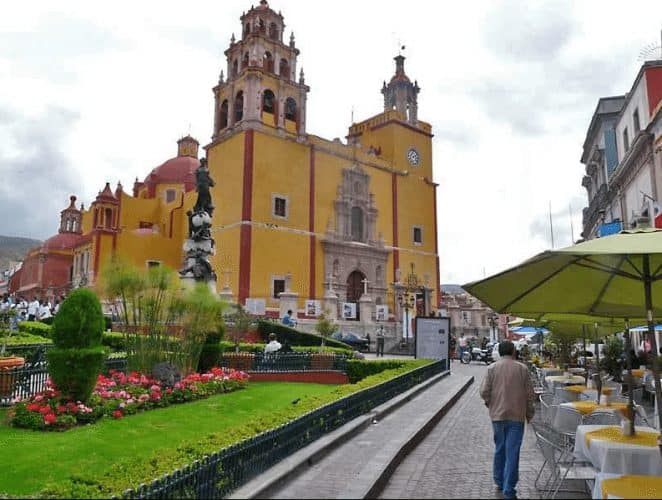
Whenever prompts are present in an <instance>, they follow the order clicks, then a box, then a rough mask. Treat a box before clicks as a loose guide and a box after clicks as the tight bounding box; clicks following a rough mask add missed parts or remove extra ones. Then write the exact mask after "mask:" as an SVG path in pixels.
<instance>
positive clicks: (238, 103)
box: [234, 90, 244, 122]
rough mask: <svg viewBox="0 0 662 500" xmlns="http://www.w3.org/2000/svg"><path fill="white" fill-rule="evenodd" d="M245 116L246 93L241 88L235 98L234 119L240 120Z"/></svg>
mask: <svg viewBox="0 0 662 500" xmlns="http://www.w3.org/2000/svg"><path fill="white" fill-rule="evenodd" d="M243 117H244V93H243V92H242V91H241V90H240V91H239V92H237V97H236V98H235V100H234V121H235V122H238V121H240V120H241V119H242V118H243Z"/></svg>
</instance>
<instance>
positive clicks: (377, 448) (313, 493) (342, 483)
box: [261, 374, 471, 498]
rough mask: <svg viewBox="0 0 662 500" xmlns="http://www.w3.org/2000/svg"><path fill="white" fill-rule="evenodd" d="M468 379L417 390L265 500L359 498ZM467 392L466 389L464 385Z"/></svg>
mask: <svg viewBox="0 0 662 500" xmlns="http://www.w3.org/2000/svg"><path fill="white" fill-rule="evenodd" d="M469 381H470V377H469V376H465V375H460V374H452V375H450V376H448V377H445V378H443V379H442V380H440V381H439V382H437V383H435V384H434V385H432V386H431V387H429V388H428V389H426V390H424V391H422V392H421V393H419V394H418V395H416V396H415V397H413V398H412V399H411V400H410V401H409V402H407V403H406V404H404V405H403V406H401V407H399V408H398V409H396V410H394V411H393V412H391V413H389V414H388V415H386V416H385V417H384V418H383V420H380V421H378V422H377V423H375V424H374V425H371V426H369V427H367V428H365V430H363V431H362V432H360V433H359V434H358V435H356V436H354V437H353V438H352V439H351V440H349V441H347V442H345V443H344V444H342V445H340V446H338V447H337V448H335V449H333V450H332V451H330V452H329V453H328V454H327V455H326V456H324V457H323V458H322V459H321V460H320V461H319V462H316V463H314V464H312V465H310V466H309V467H305V468H304V470H302V471H301V472H300V473H299V474H298V475H297V476H296V477H294V478H291V479H289V480H288V481H287V482H286V483H285V484H284V485H281V486H279V487H277V488H275V489H272V490H270V491H267V492H264V493H263V495H261V496H263V497H265V498H363V497H364V496H366V495H368V493H369V491H370V490H371V489H372V488H373V486H374V484H375V483H376V482H378V481H379V480H380V477H382V476H383V474H384V471H385V470H386V469H387V468H388V467H389V465H390V464H391V463H392V462H393V460H394V458H395V457H396V456H397V455H398V454H399V453H400V450H401V448H402V447H403V446H405V445H406V443H407V442H408V441H410V440H411V439H412V438H413V437H414V436H415V435H416V434H417V433H418V431H419V430H420V429H421V427H423V426H424V425H425V424H426V423H428V422H429V421H430V419H431V418H432V417H433V416H434V415H435V414H437V413H438V412H439V411H440V410H441V409H442V408H443V407H444V406H445V405H446V404H447V403H448V402H449V400H450V399H451V398H452V397H453V396H455V395H456V394H457V393H458V391H459V390H460V389H461V388H462V387H463V386H465V385H466V384H467V383H469ZM469 387H471V386H469Z"/></svg>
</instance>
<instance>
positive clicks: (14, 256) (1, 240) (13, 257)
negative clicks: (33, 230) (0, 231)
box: [0, 235, 41, 271]
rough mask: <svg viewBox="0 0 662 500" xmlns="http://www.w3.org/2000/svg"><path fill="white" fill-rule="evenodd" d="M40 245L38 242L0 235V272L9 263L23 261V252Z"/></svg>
mask: <svg viewBox="0 0 662 500" xmlns="http://www.w3.org/2000/svg"><path fill="white" fill-rule="evenodd" d="M40 243H41V241H40V240H33V239H30V238H18V237H14V236H2V235H0V271H1V270H4V269H7V267H8V266H9V263H10V262H11V261H21V260H23V257H25V252H27V251H28V250H30V249H31V248H34V247H36V246H37V245H39V244H40Z"/></svg>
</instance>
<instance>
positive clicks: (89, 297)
mask: <svg viewBox="0 0 662 500" xmlns="http://www.w3.org/2000/svg"><path fill="white" fill-rule="evenodd" d="M103 327H104V320H103V312H102V311H101V303H100V302H99V299H98V298H97V296H96V295H95V294H94V292H92V291H91V290H88V289H86V288H78V289H76V290H74V291H73V292H71V294H69V296H68V297H67V298H66V299H65V300H64V302H62V305H61V306H60V310H59V311H58V313H57V315H56V316H55V320H54V321H53V342H54V344H55V347H54V348H52V349H50V350H49V351H48V354H47V357H48V366H49V372H50V375H51V378H52V379H53V382H54V383H55V386H56V387H57V388H58V389H59V390H60V391H62V393H63V394H68V395H70V396H71V398H72V399H73V400H74V401H83V402H84V401H87V399H88V398H89V397H90V394H92V390H93V389H94V385H95V383H96V380H97V375H99V373H101V370H102V369H103V360H104V358H105V351H104V348H103V347H102V346H101V337H102V332H103Z"/></svg>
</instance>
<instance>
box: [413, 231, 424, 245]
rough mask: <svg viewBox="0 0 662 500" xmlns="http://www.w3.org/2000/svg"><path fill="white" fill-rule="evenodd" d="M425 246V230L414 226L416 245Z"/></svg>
mask: <svg viewBox="0 0 662 500" xmlns="http://www.w3.org/2000/svg"><path fill="white" fill-rule="evenodd" d="M422 244H423V228H421V227H418V226H414V245H422Z"/></svg>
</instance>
